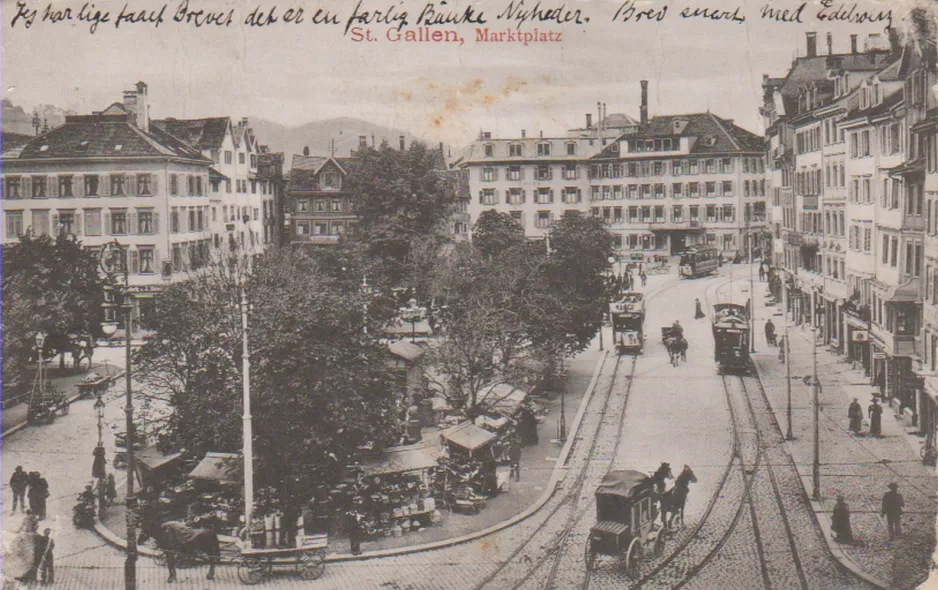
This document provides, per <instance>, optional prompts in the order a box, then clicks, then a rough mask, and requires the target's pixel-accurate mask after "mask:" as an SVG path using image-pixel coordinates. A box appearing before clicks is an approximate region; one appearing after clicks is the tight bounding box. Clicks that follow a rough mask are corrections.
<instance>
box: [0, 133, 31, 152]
mask: <svg viewBox="0 0 938 590" xmlns="http://www.w3.org/2000/svg"><path fill="white" fill-rule="evenodd" d="M34 137H36V136H35V135H26V134H25V133H12V132H10V131H3V132H0V151H3V152H7V151H9V150H12V149H13V148H18V147H20V146H23V145H26V144H27V143H29V141H30V140H32V139H33V138H34Z"/></svg>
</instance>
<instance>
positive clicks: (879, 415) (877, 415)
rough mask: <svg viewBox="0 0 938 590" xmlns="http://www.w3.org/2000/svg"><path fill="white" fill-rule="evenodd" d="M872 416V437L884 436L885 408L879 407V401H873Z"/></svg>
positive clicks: (870, 412) (871, 406)
mask: <svg viewBox="0 0 938 590" xmlns="http://www.w3.org/2000/svg"><path fill="white" fill-rule="evenodd" d="M869 415H870V435H872V436H882V434H883V407H882V406H880V405H879V400H878V399H873V403H872V404H871V405H870V407H869Z"/></svg>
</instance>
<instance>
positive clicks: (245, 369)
mask: <svg viewBox="0 0 938 590" xmlns="http://www.w3.org/2000/svg"><path fill="white" fill-rule="evenodd" d="M242 272H243V271H242ZM240 283H241V364H242V373H243V378H242V384H243V390H242V395H243V398H244V400H243V416H242V418H241V420H242V424H243V433H242V437H243V438H244V526H245V530H246V531H247V534H246V539H245V544H246V545H245V546H246V547H250V546H251V532H252V528H251V524H252V522H251V519H252V518H253V516H254V515H253V513H254V432H253V426H252V416H251V355H250V349H249V347H248V342H249V340H248V311H249V309H250V306H249V304H248V296H247V290H246V288H245V284H244V276H243V275H242V276H241V279H240Z"/></svg>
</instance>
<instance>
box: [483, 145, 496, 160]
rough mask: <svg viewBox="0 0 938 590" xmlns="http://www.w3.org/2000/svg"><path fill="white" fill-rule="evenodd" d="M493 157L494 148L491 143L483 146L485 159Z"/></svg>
mask: <svg viewBox="0 0 938 590" xmlns="http://www.w3.org/2000/svg"><path fill="white" fill-rule="evenodd" d="M494 155H495V146H494V145H493V144H491V143H487V144H485V157H486V158H491V157H492V156H494Z"/></svg>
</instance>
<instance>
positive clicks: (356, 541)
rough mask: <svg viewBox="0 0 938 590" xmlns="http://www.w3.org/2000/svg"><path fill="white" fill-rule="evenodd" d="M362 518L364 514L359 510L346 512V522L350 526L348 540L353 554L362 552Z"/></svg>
mask: <svg viewBox="0 0 938 590" xmlns="http://www.w3.org/2000/svg"><path fill="white" fill-rule="evenodd" d="M361 519H362V515H361V513H359V512H358V510H355V509H352V510H349V511H348V512H347V513H346V524H347V526H348V541H349V547H350V548H351V551H352V555H361V554H362V541H361V529H362V525H361Z"/></svg>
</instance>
